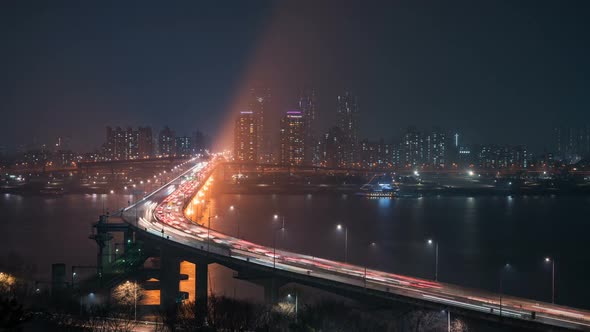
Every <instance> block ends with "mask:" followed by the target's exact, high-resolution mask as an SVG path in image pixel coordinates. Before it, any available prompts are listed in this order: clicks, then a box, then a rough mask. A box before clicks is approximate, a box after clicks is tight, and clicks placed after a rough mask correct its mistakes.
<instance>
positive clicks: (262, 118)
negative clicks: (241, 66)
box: [248, 88, 272, 163]
mask: <svg viewBox="0 0 590 332" xmlns="http://www.w3.org/2000/svg"><path fill="white" fill-rule="evenodd" d="M270 101H271V94H270V89H268V88H252V89H251V90H250V97H249V100H248V111H249V112H252V116H253V119H254V121H255V126H256V157H257V161H258V162H261V163H269V162H272V160H271V159H272V158H271V155H272V147H271V145H270V141H271V140H270V134H269V132H268V129H269V128H268V111H269V107H270Z"/></svg>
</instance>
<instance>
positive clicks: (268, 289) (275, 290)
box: [262, 278, 283, 305]
mask: <svg viewBox="0 0 590 332" xmlns="http://www.w3.org/2000/svg"><path fill="white" fill-rule="evenodd" d="M262 286H263V287H264V302H265V303H266V304H273V305H274V304H277V303H278V302H279V289H280V288H281V286H283V283H279V282H278V280H277V279H276V278H270V279H267V280H264V281H263V283H262Z"/></svg>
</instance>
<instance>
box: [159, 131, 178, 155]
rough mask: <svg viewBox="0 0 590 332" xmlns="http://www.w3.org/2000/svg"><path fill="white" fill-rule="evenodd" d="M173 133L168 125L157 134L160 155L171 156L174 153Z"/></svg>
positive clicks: (174, 141)
mask: <svg viewBox="0 0 590 332" xmlns="http://www.w3.org/2000/svg"><path fill="white" fill-rule="evenodd" d="M175 143H176V140H175V134H174V131H172V130H170V128H168V126H166V127H164V129H162V130H161V131H160V135H159V136H158V154H159V156H160V157H173V156H174V154H175V153H176V147H175Z"/></svg>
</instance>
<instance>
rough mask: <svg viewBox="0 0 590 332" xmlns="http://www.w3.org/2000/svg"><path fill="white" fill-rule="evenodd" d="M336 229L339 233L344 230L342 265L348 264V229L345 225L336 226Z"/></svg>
mask: <svg viewBox="0 0 590 332" xmlns="http://www.w3.org/2000/svg"><path fill="white" fill-rule="evenodd" d="M336 229H337V230H339V231H341V230H342V229H344V263H348V227H347V226H346V225H342V224H338V225H336Z"/></svg>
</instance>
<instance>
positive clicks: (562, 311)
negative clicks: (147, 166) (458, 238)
mask: <svg viewBox="0 0 590 332" xmlns="http://www.w3.org/2000/svg"><path fill="white" fill-rule="evenodd" d="M189 162H190V163H195V166H193V167H191V168H190V169H189V170H188V171H186V172H184V173H182V174H181V175H180V176H178V177H176V178H175V179H173V180H172V181H170V182H169V183H167V184H165V185H164V186H162V187H161V188H159V189H157V190H156V191H154V192H153V193H151V194H150V195H149V196H146V197H145V198H144V199H142V200H141V201H139V202H137V203H136V204H134V205H131V206H129V207H127V208H126V209H124V211H123V218H124V219H125V220H126V221H127V222H128V223H130V224H132V225H135V226H136V227H137V228H138V229H140V230H143V231H146V232H149V233H152V234H154V235H158V236H162V237H164V238H165V239H168V240H170V241H175V242H177V243H180V244H183V245H186V246H190V247H192V248H196V249H200V250H207V251H210V252H214V253H216V254H218V255H224V256H227V257H231V258H233V259H238V260H243V261H246V262H249V263H251V264H258V265H261V266H265V267H269V268H273V269H277V270H284V271H289V272H291V273H298V274H303V275H306V276H310V277H314V278H323V279H327V280H330V281H333V282H337V283H343V284H346V285H350V286H357V287H363V288H365V289H370V290H373V291H379V292H383V293H385V294H387V293H390V294H395V295H398V296H405V297H409V298H414V299H419V300H422V301H428V302H432V303H437V304H439V305H443V306H448V307H454V308H460V309H462V310H469V311H475V312H480V313H486V314H491V315H497V316H501V317H509V318H513V319H519V320H527V321H533V320H534V321H535V322H538V323H543V324H547V325H551V326H557V327H564V328H573V329H581V330H590V312H588V311H584V310H579V309H575V308H570V307H565V306H560V305H555V304H550V303H545V302H540V301H535V300H530V299H523V298H517V297H511V296H505V295H501V294H495V293H491V292H486V291H481V290H475V289H469V288H464V287H460V286H457V285H451V284H446V283H441V282H434V281H431V280H426V279H420V278H414V277H410V276H403V275H398V274H393V273H387V272H383V271H377V270H373V269H367V268H366V267H363V266H358V265H352V264H347V263H343V262H338V261H332V260H327V259H322V258H318V257H312V256H309V255H303V254H298V253H294V252H289V251H285V250H278V249H276V248H271V247H266V246H262V245H259V244H256V243H252V242H249V241H246V240H243V239H239V238H236V237H232V236H229V235H227V234H223V233H221V232H218V231H215V230H212V229H211V228H210V227H208V225H207V224H206V222H203V223H202V224H199V223H197V222H194V221H192V220H191V217H190V216H191V215H192V214H193V213H194V211H193V209H196V208H197V207H198V206H199V204H203V203H204V202H203V200H202V197H203V196H204V195H205V193H206V192H207V191H208V190H210V187H211V185H212V182H213V181H214V178H213V176H212V175H211V174H212V171H213V169H214V167H215V162H209V161H200V160H191V161H187V163H189ZM209 218H211V216H209Z"/></svg>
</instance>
